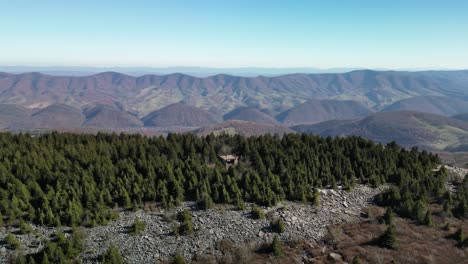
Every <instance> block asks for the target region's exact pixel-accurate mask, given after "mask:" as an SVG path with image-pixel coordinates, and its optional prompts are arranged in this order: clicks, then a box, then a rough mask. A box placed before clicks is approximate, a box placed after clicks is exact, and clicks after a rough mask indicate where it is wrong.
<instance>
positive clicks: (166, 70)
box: [0, 66, 362, 77]
mask: <svg viewBox="0 0 468 264" xmlns="http://www.w3.org/2000/svg"><path fill="white" fill-rule="evenodd" d="M360 69H362V68H329V69H322V68H313V67H295V68H262V67H240V68H209V67H73V66H71V67H34V66H0V72H11V73H27V72H39V73H43V74H50V75H57V76H87V75H93V74H97V73H100V72H120V73H124V74H128V75H132V76H141V75H147V74H172V73H182V74H187V75H192V76H197V77H208V76H212V75H217V74H230V75H236V76H244V77H254V76H260V75H263V76H279V75H285V74H294V73H339V72H349V71H354V70H360Z"/></svg>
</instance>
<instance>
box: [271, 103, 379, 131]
mask: <svg viewBox="0 0 468 264" xmlns="http://www.w3.org/2000/svg"><path fill="white" fill-rule="evenodd" d="M371 112H372V111H371V110H370V109H369V108H367V107H366V106H365V105H363V104H362V103H360V102H357V101H349V100H346V101H339V100H309V101H307V102H305V103H303V104H300V105H298V106H296V107H293V108H291V109H289V110H287V111H285V112H283V113H281V114H279V115H278V116H277V119H278V120H279V121H280V122H281V123H283V124H285V125H296V124H314V123H320V122H323V121H327V120H333V119H339V120H342V119H352V118H359V117H365V116H367V115H369V114H370V113H371Z"/></svg>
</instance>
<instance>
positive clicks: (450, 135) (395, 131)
mask: <svg viewBox="0 0 468 264" xmlns="http://www.w3.org/2000/svg"><path fill="white" fill-rule="evenodd" d="M293 129H294V130H295V131H297V132H307V133H316V134H319V135H322V136H349V135H356V136H361V137H364V138H368V139H371V140H375V141H378V142H384V143H387V142H391V141H396V142H397V143H399V144H401V145H404V146H407V147H410V146H420V147H423V148H426V149H431V150H443V149H454V148H456V147H457V146H460V145H462V144H466V142H468V122H463V121H460V120H457V119H454V118H450V117H446V116H440V115H434V114H427V113H420V112H414V111H398V112H385V113H375V114H373V115H371V116H369V117H366V118H363V119H360V120H345V121H327V122H323V123H320V124H316V125H300V126H295V127H293Z"/></svg>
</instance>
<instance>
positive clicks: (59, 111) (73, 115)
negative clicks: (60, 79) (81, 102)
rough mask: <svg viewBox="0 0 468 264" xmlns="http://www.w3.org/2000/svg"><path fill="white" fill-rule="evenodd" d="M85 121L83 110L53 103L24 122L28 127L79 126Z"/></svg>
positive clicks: (24, 125)
mask: <svg viewBox="0 0 468 264" xmlns="http://www.w3.org/2000/svg"><path fill="white" fill-rule="evenodd" d="M83 121H84V117H83V115H82V114H81V110H80V109H78V108H75V107H72V106H69V105H65V104H58V103H56V104H51V105H49V106H47V107H45V108H42V109H40V110H38V111H37V112H34V113H33V114H32V115H31V117H30V118H29V120H25V121H24V122H22V124H23V125H22V126H23V127H28V128H64V127H79V126H80V125H81V123H82V122H83Z"/></svg>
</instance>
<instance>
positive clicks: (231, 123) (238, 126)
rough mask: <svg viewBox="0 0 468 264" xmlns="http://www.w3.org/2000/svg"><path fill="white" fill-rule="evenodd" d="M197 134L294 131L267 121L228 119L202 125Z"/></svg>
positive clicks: (247, 134)
mask: <svg viewBox="0 0 468 264" xmlns="http://www.w3.org/2000/svg"><path fill="white" fill-rule="evenodd" d="M194 133H195V134H197V135H200V136H206V135H209V134H211V133H213V134H215V135H219V134H230V135H233V134H241V135H245V136H252V135H263V134H279V135H282V134H285V133H294V131H292V130H291V129H289V128H287V127H284V126H279V125H271V124H265V123H255V122H248V121H240V120H228V121H224V122H223V123H220V124H216V125H213V126H209V127H202V128H199V129H197V130H195V131H194Z"/></svg>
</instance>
